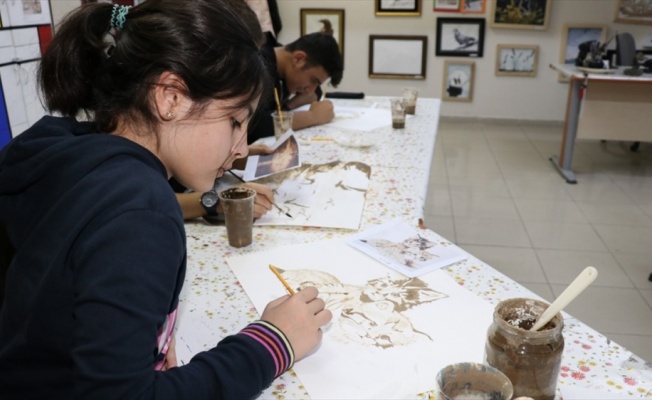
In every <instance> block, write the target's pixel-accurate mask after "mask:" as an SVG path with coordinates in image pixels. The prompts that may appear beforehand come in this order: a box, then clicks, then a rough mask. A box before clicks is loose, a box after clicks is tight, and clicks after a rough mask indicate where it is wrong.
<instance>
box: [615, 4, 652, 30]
mask: <svg viewBox="0 0 652 400" xmlns="http://www.w3.org/2000/svg"><path fill="white" fill-rule="evenodd" d="M614 22H622V23H625V24H649V25H652V0H618V1H617V2H616V16H615V18H614Z"/></svg>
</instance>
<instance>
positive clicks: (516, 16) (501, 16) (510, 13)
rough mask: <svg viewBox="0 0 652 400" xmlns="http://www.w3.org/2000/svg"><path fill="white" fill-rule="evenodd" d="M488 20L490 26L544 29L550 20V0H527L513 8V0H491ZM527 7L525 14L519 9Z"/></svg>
mask: <svg viewBox="0 0 652 400" xmlns="http://www.w3.org/2000/svg"><path fill="white" fill-rule="evenodd" d="M491 3H492V7H491V14H490V21H491V27H492V28H507V29H535V30H542V31H545V30H546V29H548V22H549V20H550V8H551V7H552V0H529V1H528V2H527V3H526V4H527V5H524V3H522V4H521V6H520V7H519V8H518V10H516V11H515V10H514V5H513V0H495V1H492V2H491ZM523 7H527V9H526V10H525V11H526V14H525V15H524V13H523V12H522V11H521V10H523Z"/></svg>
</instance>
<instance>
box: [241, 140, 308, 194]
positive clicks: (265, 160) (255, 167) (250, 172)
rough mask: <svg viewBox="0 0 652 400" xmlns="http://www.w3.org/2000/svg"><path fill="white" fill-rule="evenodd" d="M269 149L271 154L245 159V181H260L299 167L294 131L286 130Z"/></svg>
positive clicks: (299, 159)
mask: <svg viewBox="0 0 652 400" xmlns="http://www.w3.org/2000/svg"><path fill="white" fill-rule="evenodd" d="M270 147H271V149H272V150H273V151H272V153H271V154H264V155H256V156H250V157H248V158H247V164H246V166H245V171H244V175H243V179H244V180H245V181H252V180H255V179H260V178H263V177H265V176H270V175H273V174H277V173H279V172H283V171H287V170H289V169H292V168H297V167H298V166H299V165H301V151H300V150H301V149H300V147H299V142H298V141H297V138H296V137H295V136H294V131H292V130H288V131H287V132H285V134H283V136H281V137H280V138H278V140H277V141H276V142H274V144H273V145H272V146H270Z"/></svg>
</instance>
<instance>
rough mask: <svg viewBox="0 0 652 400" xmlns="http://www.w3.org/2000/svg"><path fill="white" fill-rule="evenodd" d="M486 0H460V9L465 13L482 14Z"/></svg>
mask: <svg viewBox="0 0 652 400" xmlns="http://www.w3.org/2000/svg"><path fill="white" fill-rule="evenodd" d="M486 5H487V0H462V1H461V4H460V11H461V12H463V13H465V14H484V12H485V8H486Z"/></svg>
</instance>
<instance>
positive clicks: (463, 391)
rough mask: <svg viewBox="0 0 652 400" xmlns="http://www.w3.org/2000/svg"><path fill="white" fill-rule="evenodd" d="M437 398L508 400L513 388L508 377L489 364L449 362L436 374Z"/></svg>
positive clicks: (442, 399) (446, 399) (449, 399)
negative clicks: (449, 363)
mask: <svg viewBox="0 0 652 400" xmlns="http://www.w3.org/2000/svg"><path fill="white" fill-rule="evenodd" d="M437 385H438V388H437V390H438V395H439V397H438V399H441V400H510V399H511V398H512V396H513V394H514V388H513V387H512V383H511V382H510V381H509V378H507V376H505V374H503V373H502V372H500V371H499V370H497V369H496V368H493V367H491V366H489V365H485V364H478V363H471V362H463V363H457V364H451V365H449V366H447V367H445V368H443V369H442V370H441V371H439V373H438V374H437Z"/></svg>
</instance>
